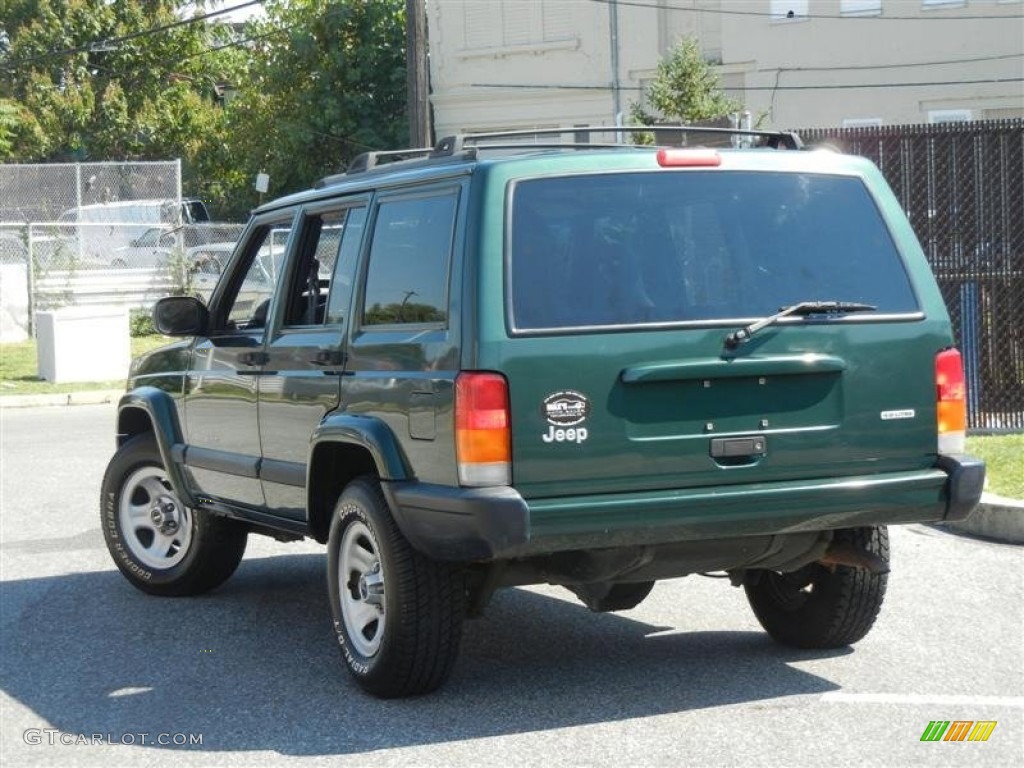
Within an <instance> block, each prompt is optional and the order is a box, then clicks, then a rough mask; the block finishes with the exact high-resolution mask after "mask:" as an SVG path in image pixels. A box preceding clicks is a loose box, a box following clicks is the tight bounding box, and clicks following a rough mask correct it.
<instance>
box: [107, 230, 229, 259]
mask: <svg viewBox="0 0 1024 768" xmlns="http://www.w3.org/2000/svg"><path fill="white" fill-rule="evenodd" d="M241 230H242V227H241V225H239V224H232V223H213V222H208V223H205V224H189V225H184V226H180V227H173V228H167V227H150V228H149V229H147V230H146V231H145V232H143V233H142V234H141V235H139V236H138V237H137V238H135V239H133V240H132V241H131V242H129V243H128V245H124V246H121V247H120V248H117V249H115V250H114V253H113V260H112V261H111V266H112V267H116V268H119V269H127V268H138V269H141V268H145V269H152V268H163V267H167V266H168V265H170V264H171V262H172V256H173V254H174V253H175V251H178V252H181V253H184V254H185V257H186V261H187V263H189V264H198V262H199V260H202V259H206V258H209V257H210V256H212V255H214V254H216V255H217V256H218V258H220V257H222V256H223V255H224V254H230V253H231V249H232V248H234V245H235V241H236V240H237V239H238V235H239V233H240V232H241Z"/></svg>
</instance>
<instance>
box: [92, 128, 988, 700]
mask: <svg viewBox="0 0 1024 768" xmlns="http://www.w3.org/2000/svg"><path fill="white" fill-rule="evenodd" d="M574 130H579V129H574ZM664 130H665V128H664V127H663V126H659V131H660V132H663V131H664ZM683 130H685V131H689V132H692V129H683ZM741 133H742V135H743V136H745V137H746V138H748V139H752V140H754V141H756V142H758V143H759V144H760V146H758V147H757V148H747V149H735V150H733V149H721V150H716V149H708V148H673V147H665V146H662V147H637V146H631V145H618V146H607V145H600V146H599V145H597V144H595V145H592V146H589V147H580V146H579V145H573V146H571V147H563V146H562V145H561V144H560V141H561V136H560V135H555V134H553V133H551V132H540V134H541V135H540V136H539V137H538V132H531V137H532V140H533V141H534V142H536V143H534V144H530V145H517V144H516V143H515V142H516V140H517V139H518V137H517V136H515V135H512V136H510V135H504V134H498V135H478V136H459V137H450V138H448V139H445V140H443V141H442V142H441V143H440V144H439V145H438V147H437V148H435V149H434V150H409V151H407V152H402V153H372V154H369V155H365V156H363V157H361V158H360V159H359V160H358V161H357V162H356V163H354V164H353V167H352V168H350V170H349V171H348V172H347V173H345V174H343V175H340V176H335V177H331V178H328V179H325V180H324V181H323V182H321V183H320V184H319V185H318V186H317V187H316V188H315V189H312V190H309V191H307V192H303V193H299V194H295V195H292V196H289V197H286V198H283V199H281V200H276V201H273V202H270V203H267V204H266V205H263V206H261V207H260V208H259V209H257V210H256V211H255V212H254V214H253V217H252V219H251V221H250V222H249V224H248V226H247V228H246V230H245V232H244V233H243V236H242V238H241V239H240V241H239V244H238V246H237V248H236V249H235V250H234V252H233V254H232V256H231V259H230V260H229V261H228V262H226V263H224V264H223V265H222V266H223V271H222V274H221V275H220V278H219V280H218V282H217V284H216V286H215V287H214V288H213V289H212V291H211V292H210V293H209V295H208V299H207V300H206V301H201V300H199V299H196V298H193V297H174V298H167V299H163V300H161V301H160V302H159V303H158V304H157V305H156V308H155V310H154V319H155V322H156V325H157V327H158V329H159V330H160V331H161V332H163V333H166V334H170V335H173V336H178V337H180V341H178V342H176V343H174V344H172V345H171V346H169V347H166V348H164V349H162V350H158V351H154V352H152V353H150V354H148V355H146V356H143V357H141V358H139V359H138V360H136V361H135V362H134V363H133V366H132V369H131V374H130V379H129V382H128V392H127V394H126V395H125V396H124V397H123V398H122V400H121V402H120V404H119V406H118V416H117V427H116V432H117V445H118V448H117V452H116V454H115V455H114V457H113V459H112V460H111V462H110V464H109V466H108V468H107V471H106V473H105V475H104V477H103V481H102V496H101V505H102V509H101V520H102V529H103V532H104V536H105V537H106V542H107V546H108V548H109V551H110V554H111V556H112V558H113V560H114V562H115V564H116V565H117V567H118V568H119V569H120V570H121V572H122V573H123V574H124V576H125V577H126V578H127V579H128V580H129V581H130V582H131V583H132V584H133V585H135V586H136V587H138V588H139V589H141V590H143V591H145V592H148V593H150V594H154V595H193V594H198V593H201V592H204V591H206V590H209V589H212V588H214V587H216V586H217V585H219V584H221V583H222V582H223V581H224V580H225V579H227V578H228V577H229V576H230V575H231V574H232V572H233V571H234V570H235V568H236V567H237V565H238V563H239V561H240V559H241V557H242V554H243V552H244V550H245V545H246V539H247V536H248V535H249V534H252V533H255V534H262V535H268V536H273V537H275V538H277V539H281V540H288V539H298V538H302V537H310V538H313V539H315V540H317V541H319V542H321V543H323V544H326V547H327V558H326V571H327V586H328V594H329V600H330V608H331V620H332V624H333V627H334V631H335V634H336V636H337V640H338V643H339V647H340V649H341V655H342V658H343V661H344V665H345V666H346V668H347V669H348V671H349V672H350V673H351V675H352V676H353V678H354V679H355V680H356V681H357V682H358V683H359V685H361V686H362V687H363V688H364V689H365V690H366V691H369V692H370V693H372V694H375V695H378V696H385V697H391V696H406V695H412V694H418V693H424V692H427V691H430V690H433V689H435V688H436V687H437V686H439V685H440V684H441V683H442V682H443V681H444V680H445V679H446V678H447V677H448V675H449V673H450V672H451V670H452V668H453V665H454V664H455V660H456V656H457V651H458V646H459V638H460V633H461V628H462V625H463V621H464V619H465V618H466V617H467V616H470V617H471V616H478V615H480V614H481V612H482V611H483V610H484V608H485V606H486V605H487V603H488V601H489V599H490V597H491V596H492V594H493V593H494V591H495V590H497V589H499V588H503V587H507V586H515V585H524V584H534V583H551V584H558V585H564V586H565V587H567V588H568V589H569V590H571V592H572V593H573V594H575V595H576V596H577V597H578V598H579V599H580V600H581V601H582V602H583V603H584V604H585V605H586V606H588V607H589V608H590V609H591V610H594V611H617V610H626V609H629V608H632V607H634V606H635V605H637V604H638V603H639V602H640V601H642V600H643V599H644V598H645V597H646V596H647V595H648V594H649V593H650V591H651V589H652V587H653V586H654V583H655V582H656V581H657V580H659V579H667V578H674V577H679V576H685V575H689V574H708V573H712V572H719V573H720V574H721V575H722V576H725V577H728V583H731V584H732V585H734V586H737V587H739V586H742V587H743V589H744V591H745V593H746V596H747V598H748V600H749V602H750V605H751V606H752V608H753V611H754V614H755V615H756V616H757V618H758V620H759V621H760V622H761V624H762V626H763V627H764V628H765V629H766V630H767V632H768V633H769V634H770V635H771V636H772V637H773V638H775V639H776V640H777V641H779V642H781V643H784V644H788V645H793V646H798V647H802V648H834V647H839V646H845V645H848V644H851V643H855V642H857V641H858V640H860V639H861V638H863V637H864V636H865V635H866V634H867V632H868V631H869V630H870V629H871V627H872V625H873V624H874V622H875V619H876V616H877V615H878V613H879V610H880V608H881V606H882V601H883V597H884V594H885V590H886V584H887V575H886V574H887V572H888V570H889V544H888V534H887V526H888V525H891V524H903V523H913V522H931V521H948V520H960V519H963V518H964V517H966V516H967V515H968V514H969V513H970V512H971V510H972V509H973V508H974V506H975V505H976V503H977V502H978V500H979V497H980V495H981V489H982V483H983V480H984V465H983V464H982V463H981V462H980V461H978V460H976V459H974V458H972V457H970V456H967V455H965V447H964V446H965V442H964V441H965V437H964V430H965V409H966V405H965V402H966V401H965V392H964V390H965V386H964V376H963V368H962V365H961V360H960V354H959V352H957V350H956V349H955V348H954V346H953V335H952V330H951V326H950V319H949V316H948V314H947V311H946V308H945V306H944V304H943V300H942V296H941V294H940V293H939V290H938V287H937V286H936V283H935V279H934V278H933V276H932V274H931V272H930V270H929V268H928V264H927V262H926V260H925V258H924V254H923V253H922V251H921V247H920V245H919V244H918V242H917V240H916V239H915V237H914V234H913V231H912V229H911V227H910V225H909V223H908V221H907V219H906V216H905V215H904V213H903V211H902V210H901V208H900V205H899V203H898V201H897V200H896V198H895V196H894V195H893V193H892V192H891V190H890V189H889V188H888V187H887V185H886V184H885V181H884V180H883V177H882V175H881V174H880V173H879V171H878V169H877V168H875V167H874V166H873V165H872V164H871V163H870V162H868V161H866V160H864V159H862V158H856V157H850V156H844V155H841V154H837V153H820V152H804V151H800V146H801V145H800V141H799V139H798V138H797V137H796V136H794V135H792V134H784V133H773V132H741ZM697 135H699V133H698V134H697ZM548 137H550V141H549V142H548V143H545V139H546V138H548ZM397 158H407V159H397ZM389 160H390V161H392V162H388V161H389ZM274 233H285V236H284V237H283V238H282V239H283V240H284V242H285V247H284V253H283V255H282V256H281V257H280V260H278V257H277V253H278V252H279V251H277V250H276V249H275V247H274V238H275V237H276V236H277V235H275V234H274ZM922 599H924V596H922ZM681 610H683V608H682V607H681ZM252 631H260V630H259V628H258V627H256V628H254V629H253V630H252ZM173 636H174V632H173V629H172V630H169V634H168V638H169V640H170V641H173Z"/></svg>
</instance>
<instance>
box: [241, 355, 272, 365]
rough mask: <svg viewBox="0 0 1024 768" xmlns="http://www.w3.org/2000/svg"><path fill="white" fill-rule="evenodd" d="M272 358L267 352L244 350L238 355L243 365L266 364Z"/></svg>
mask: <svg viewBox="0 0 1024 768" xmlns="http://www.w3.org/2000/svg"><path fill="white" fill-rule="evenodd" d="M269 360H270V355H268V354H267V353H266V352H243V353H242V354H240V355H239V356H238V362H239V363H241V364H242V365H265V364H266V363H267V362H268V361H269Z"/></svg>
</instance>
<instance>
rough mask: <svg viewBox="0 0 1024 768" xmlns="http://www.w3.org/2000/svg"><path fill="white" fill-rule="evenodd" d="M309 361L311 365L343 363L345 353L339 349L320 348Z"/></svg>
mask: <svg viewBox="0 0 1024 768" xmlns="http://www.w3.org/2000/svg"><path fill="white" fill-rule="evenodd" d="M309 362H311V363H312V364H313V365H344V364H345V353H344V352H342V351H341V350H340V349H321V350H320V351H319V352H317V353H316V357H314V358H313V359H312V360H310V361H309Z"/></svg>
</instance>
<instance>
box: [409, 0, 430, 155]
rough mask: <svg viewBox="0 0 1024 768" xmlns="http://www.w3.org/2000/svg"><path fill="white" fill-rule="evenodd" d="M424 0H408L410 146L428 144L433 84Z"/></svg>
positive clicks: (424, 145)
mask: <svg viewBox="0 0 1024 768" xmlns="http://www.w3.org/2000/svg"><path fill="white" fill-rule="evenodd" d="M424 2H425V0H405V71H406V82H407V85H408V93H407V96H406V101H407V104H406V111H407V113H408V115H409V146H412V147H428V146H430V145H431V144H432V142H431V138H430V87H429V84H428V73H427V12H426V9H425V8H424Z"/></svg>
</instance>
